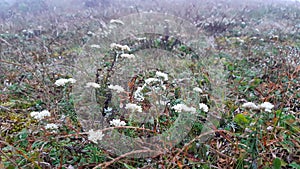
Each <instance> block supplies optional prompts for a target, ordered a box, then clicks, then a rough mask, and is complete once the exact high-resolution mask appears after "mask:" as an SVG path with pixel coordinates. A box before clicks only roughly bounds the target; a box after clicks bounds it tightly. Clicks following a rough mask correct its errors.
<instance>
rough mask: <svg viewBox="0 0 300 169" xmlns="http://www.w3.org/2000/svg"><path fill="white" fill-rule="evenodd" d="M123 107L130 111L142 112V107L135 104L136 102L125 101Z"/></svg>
mask: <svg viewBox="0 0 300 169" xmlns="http://www.w3.org/2000/svg"><path fill="white" fill-rule="evenodd" d="M125 109H127V110H130V111H132V112H136V111H137V112H142V111H143V109H142V107H141V106H139V105H137V104H133V103H127V104H126V106H125Z"/></svg>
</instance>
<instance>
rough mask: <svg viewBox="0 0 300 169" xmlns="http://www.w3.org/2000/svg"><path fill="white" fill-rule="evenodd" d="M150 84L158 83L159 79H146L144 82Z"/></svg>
mask: <svg viewBox="0 0 300 169" xmlns="http://www.w3.org/2000/svg"><path fill="white" fill-rule="evenodd" d="M151 82H159V79H157V78H148V79H146V80H145V83H146V84H150V83H151Z"/></svg>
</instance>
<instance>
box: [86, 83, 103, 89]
mask: <svg viewBox="0 0 300 169" xmlns="http://www.w3.org/2000/svg"><path fill="white" fill-rule="evenodd" d="M85 87H93V88H100V87H101V86H100V85H99V84H98V83H95V82H88V83H86V86H85Z"/></svg>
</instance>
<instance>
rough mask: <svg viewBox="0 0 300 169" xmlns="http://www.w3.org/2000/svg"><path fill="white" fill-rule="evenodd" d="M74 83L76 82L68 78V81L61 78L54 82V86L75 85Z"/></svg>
mask: <svg viewBox="0 0 300 169" xmlns="http://www.w3.org/2000/svg"><path fill="white" fill-rule="evenodd" d="M75 82H76V80H75V79H73V78H69V79H63V78H61V79H58V80H56V81H55V83H54V84H55V85H56V86H64V85H65V84H67V83H75Z"/></svg>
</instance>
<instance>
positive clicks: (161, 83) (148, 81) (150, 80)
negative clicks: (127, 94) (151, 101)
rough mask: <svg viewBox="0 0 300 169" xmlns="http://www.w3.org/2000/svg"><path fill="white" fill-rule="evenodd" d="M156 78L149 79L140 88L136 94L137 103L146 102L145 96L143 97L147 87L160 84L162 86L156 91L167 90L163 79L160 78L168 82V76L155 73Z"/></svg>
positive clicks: (158, 72)
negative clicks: (153, 83) (156, 83)
mask: <svg viewBox="0 0 300 169" xmlns="http://www.w3.org/2000/svg"><path fill="white" fill-rule="evenodd" d="M155 76H156V77H157V78H148V79H146V80H145V83H144V84H143V86H142V87H138V88H137V90H136V91H135V92H134V98H135V99H136V100H137V101H143V100H144V95H143V93H142V91H143V89H144V88H145V87H147V85H149V84H151V83H152V82H159V83H160V86H159V87H156V88H155V89H161V88H162V89H163V90H166V86H165V85H164V83H163V81H162V79H160V78H158V77H162V78H163V80H164V81H167V80H168V74H166V73H163V72H160V71H157V72H156V73H155Z"/></svg>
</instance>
